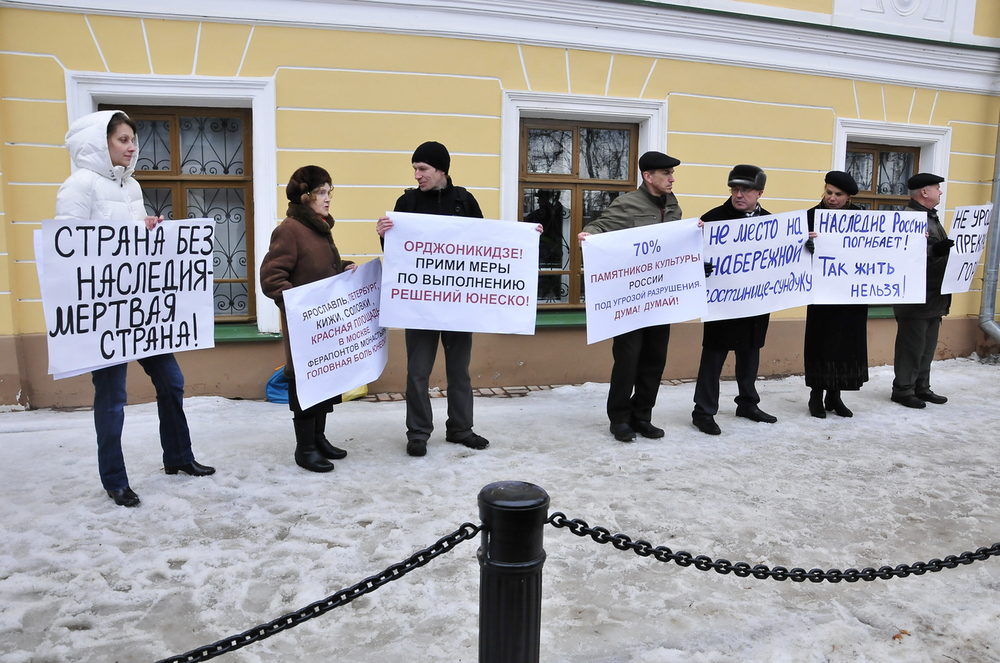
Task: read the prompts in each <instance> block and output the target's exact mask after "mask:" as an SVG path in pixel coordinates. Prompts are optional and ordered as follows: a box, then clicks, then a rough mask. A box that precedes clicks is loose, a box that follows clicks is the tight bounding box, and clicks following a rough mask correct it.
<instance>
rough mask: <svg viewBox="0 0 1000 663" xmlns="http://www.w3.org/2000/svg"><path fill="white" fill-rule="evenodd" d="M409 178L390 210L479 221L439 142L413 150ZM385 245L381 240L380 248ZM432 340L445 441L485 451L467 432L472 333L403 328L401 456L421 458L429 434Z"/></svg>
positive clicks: (380, 228)
mask: <svg viewBox="0 0 1000 663" xmlns="http://www.w3.org/2000/svg"><path fill="white" fill-rule="evenodd" d="M410 161H411V163H412V164H413V178H414V179H415V180H416V181H417V188H415V189H407V190H406V191H404V192H403V195H402V196H400V197H399V199H398V200H397V201H396V206H395V208H393V210H394V211H396V212H413V213H416V214H441V215H444V216H468V217H474V218H477V219H481V218H483V213H482V211H481V210H480V209H479V203H478V202H476V199H475V198H474V197H473V196H472V194H471V193H469V192H468V191H466V190H465V189H463V188H462V187H460V186H455V185H454V184H452V182H451V177H449V176H448V170H449V168H450V167H451V155H450V154H449V153H448V148H446V147H445V146H444V145H442V144H441V143H437V142H434V141H428V142H426V143H423V144H422V145H420V147H418V148H417V149H416V151H414V152H413V158H412V159H411V160H410ZM390 228H392V221H391V220H390V219H389V217H387V216H384V217H382V218H380V219H379V220H378V223H377V224H376V226H375V230H376V231H377V232H378V234H379V237H382V238H384V237H385V233H386V231H387V230H389V229H390ZM384 244H385V241H384V239H383V245H384ZM438 339H440V341H441V345H442V346H444V363H445V375H446V377H447V380H448V383H447V389H448V420H447V422H446V423H445V439H446V440H447V441H448V442H454V443H456V444H462V445H464V446H466V447H469V448H470V449H485V448H486V447H488V446H489V444H490V443H489V440H487V439H486V438H485V437H483V436H482V435H477V434H476V433H474V432H472V380H471V379H470V377H469V362H470V361H471V358H472V333H471V332H458V331H436V330H428V329H407V330H406V453H408V454H409V455H411V456H423V455H425V454H426V453H427V440H428V439H429V438H430V436H431V431H433V430H434V420H433V412H432V411H431V399H430V396H429V394H428V393H427V388H428V384H429V381H430V375H431V370H432V369H433V368H434V359H435V357H436V356H437V348H438Z"/></svg>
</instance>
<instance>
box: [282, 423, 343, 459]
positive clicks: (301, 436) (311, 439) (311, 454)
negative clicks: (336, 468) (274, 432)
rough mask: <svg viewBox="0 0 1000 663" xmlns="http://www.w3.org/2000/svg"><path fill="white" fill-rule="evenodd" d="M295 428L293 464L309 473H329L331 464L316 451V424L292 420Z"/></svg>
mask: <svg viewBox="0 0 1000 663" xmlns="http://www.w3.org/2000/svg"><path fill="white" fill-rule="evenodd" d="M292 425H293V426H295V464H296V465H298V466H299V467H301V468H302V469H304V470H309V471H310V472H331V471H332V470H333V463H331V462H330V461H328V460H327V459H326V458H323V454H321V453H320V452H319V450H317V449H316V422H315V421H313V420H312V419H311V418H310V419H292Z"/></svg>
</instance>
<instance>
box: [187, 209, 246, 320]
mask: <svg viewBox="0 0 1000 663" xmlns="http://www.w3.org/2000/svg"><path fill="white" fill-rule="evenodd" d="M187 194H188V196H187V197H188V218H189V219H194V218H209V219H214V220H215V252H214V258H213V269H214V272H215V280H216V281H219V280H227V279H228V280H238V281H243V282H244V283H243V287H242V288H239V287H234V286H239V285H240V284H239V283H216V284H215V311H216V313H217V314H219V315H241V314H244V313H246V310H247V288H246V279H247V251H246V222H245V214H246V205H245V203H244V200H243V190H242V189H188V191H187Z"/></svg>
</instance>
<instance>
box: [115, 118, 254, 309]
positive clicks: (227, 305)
mask: <svg viewBox="0 0 1000 663" xmlns="http://www.w3.org/2000/svg"><path fill="white" fill-rule="evenodd" d="M114 108H119V109H121V110H123V111H125V112H126V113H128V115H129V117H131V118H132V119H133V120H135V123H136V125H137V126H138V132H137V136H136V138H137V140H138V146H139V159H138V162H137V163H136V169H135V174H134V175H135V178H136V180H138V181H139V183H140V184H141V185H142V193H143V198H144V202H145V203H146V211H147V213H149V214H150V215H153V216H160V215H162V216H163V218H164V219H194V218H209V219H214V220H215V252H214V256H213V265H214V272H215V284H214V294H215V297H214V308H215V316H216V322H220V323H222V322H249V321H252V320H255V318H256V308H255V302H254V297H253V292H254V270H253V264H254V260H253V172H252V163H253V159H252V152H251V135H252V126H251V113H250V109H243V108H188V107H167V106H110V105H108V106H104V105H102V106H101V110H106V109H109V110H110V109H114Z"/></svg>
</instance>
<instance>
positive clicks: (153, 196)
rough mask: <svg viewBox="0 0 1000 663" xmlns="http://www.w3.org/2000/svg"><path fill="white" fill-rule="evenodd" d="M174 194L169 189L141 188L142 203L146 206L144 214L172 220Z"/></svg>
mask: <svg viewBox="0 0 1000 663" xmlns="http://www.w3.org/2000/svg"><path fill="white" fill-rule="evenodd" d="M173 194H174V192H173V191H171V190H170V189H154V188H153V187H151V186H144V187H143V188H142V202H143V203H144V204H145V206H146V214H148V215H150V216H162V217H163V218H164V219H172V218H174V202H173V199H174V195H173Z"/></svg>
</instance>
